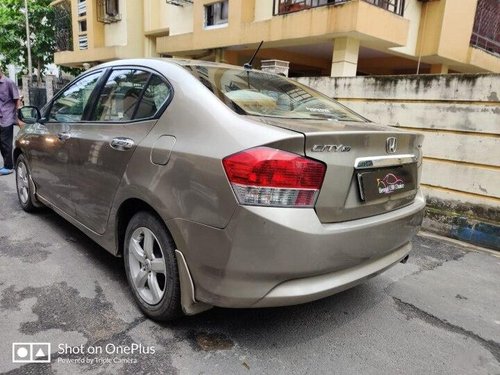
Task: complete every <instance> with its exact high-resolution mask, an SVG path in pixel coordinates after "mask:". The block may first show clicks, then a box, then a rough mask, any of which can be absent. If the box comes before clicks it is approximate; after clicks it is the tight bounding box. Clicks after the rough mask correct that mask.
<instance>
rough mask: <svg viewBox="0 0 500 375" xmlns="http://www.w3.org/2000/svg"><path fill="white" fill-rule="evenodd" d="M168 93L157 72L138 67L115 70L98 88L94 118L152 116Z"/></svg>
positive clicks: (119, 120)
mask: <svg viewBox="0 0 500 375" xmlns="http://www.w3.org/2000/svg"><path fill="white" fill-rule="evenodd" d="M169 96H170V88H169V86H168V85H167V84H166V83H165V82H164V81H163V80H162V79H161V78H160V77H158V76H157V75H153V74H151V73H149V72H145V71H142V70H138V69H120V70H114V71H113V72H112V73H111V75H110V76H109V78H108V80H107V82H106V84H105V86H104V88H103V89H102V91H101V94H100V97H99V100H98V102H97V106H96V110H95V114H94V116H93V119H94V120H95V121H113V122H117V121H118V122H122V121H130V120H140V119H146V118H150V117H153V116H154V115H155V114H156V113H157V112H158V110H159V109H160V108H161V107H162V105H163V103H165V101H166V100H167V99H168V98H169Z"/></svg>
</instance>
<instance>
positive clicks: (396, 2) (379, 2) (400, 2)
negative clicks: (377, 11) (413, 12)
mask: <svg viewBox="0 0 500 375" xmlns="http://www.w3.org/2000/svg"><path fill="white" fill-rule="evenodd" d="M363 1H366V2H367V3H370V4H372V5H375V6H376V7H379V8H382V9H385V10H388V11H389V12H392V13H395V14H397V15H398V16H404V13H405V0H363Z"/></svg>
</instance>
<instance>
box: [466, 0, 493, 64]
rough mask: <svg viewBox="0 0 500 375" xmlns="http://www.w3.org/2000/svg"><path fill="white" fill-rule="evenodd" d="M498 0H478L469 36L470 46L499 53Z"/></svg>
mask: <svg viewBox="0 0 500 375" xmlns="http://www.w3.org/2000/svg"><path fill="white" fill-rule="evenodd" d="M497 9H498V0H479V1H478V3H477V9H476V19H475V21H474V28H473V29H472V35H471V38H470V44H471V46H474V47H477V48H481V49H483V50H485V51H487V52H490V53H493V54H496V55H500V16H499V15H498V12H497Z"/></svg>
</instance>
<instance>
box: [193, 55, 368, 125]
mask: <svg viewBox="0 0 500 375" xmlns="http://www.w3.org/2000/svg"><path fill="white" fill-rule="evenodd" d="M185 68H186V69H187V70H189V71H190V72H191V73H192V74H193V75H194V76H195V77H196V78H197V79H199V80H200V82H201V83H203V84H204V85H205V86H206V87H207V88H208V89H209V90H210V91H212V92H213V93H214V94H215V95H217V96H218V97H219V98H220V99H221V100H222V101H223V102H224V103H226V105H228V106H229V107H230V108H232V109H233V110H234V111H236V112H238V113H240V114H248V115H255V116H269V117H281V118H295V119H329V120H337V121H362V122H366V121H367V120H366V119H364V118H363V117H361V116H359V115H357V114H356V113H354V112H352V111H351V110H349V109H348V108H346V107H344V106H343V105H341V104H340V103H338V102H336V101H335V100H333V99H330V98H328V97H327V96H325V95H322V94H320V93H318V92H316V91H314V90H312V89H310V88H308V87H306V86H303V85H301V84H299V83H297V82H295V81H292V80H290V79H288V78H285V77H282V76H279V75H276V74H270V73H265V72H261V71H255V70H241V69H231V68H226V67H212V66H198V65H187V66H185Z"/></svg>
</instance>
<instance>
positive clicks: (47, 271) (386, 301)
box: [0, 176, 500, 375]
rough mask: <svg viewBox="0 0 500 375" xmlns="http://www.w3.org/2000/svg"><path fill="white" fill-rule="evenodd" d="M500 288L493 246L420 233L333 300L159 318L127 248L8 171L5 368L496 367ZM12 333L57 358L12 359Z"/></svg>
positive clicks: (482, 370)
mask: <svg viewBox="0 0 500 375" xmlns="http://www.w3.org/2000/svg"><path fill="white" fill-rule="evenodd" d="M499 285H500V258H499V257H498V256H494V255H492V254H488V253H485V252H477V251H471V248H466V247H464V246H462V245H459V244H454V243H450V242H447V241H443V240H440V239H436V238H431V237H428V236H423V235H420V236H418V237H417V238H416V240H415V243H414V251H413V253H412V257H411V258H410V261H409V262H408V263H407V264H406V265H402V264H400V265H397V266H396V267H394V268H392V269H391V270H389V271H388V272H386V273H384V274H383V275H381V276H378V277H376V278H374V279H372V280H370V281H369V282H367V283H366V284H364V285H361V286H358V287H356V288H354V289H352V290H349V291H346V292H343V293H341V294H338V295H336V296H333V297H331V298H327V299H324V300H321V301H317V302H314V303H310V304H306V305H302V306H294V307H286V308H276V309H265V310H250V309H248V310H229V309H213V310H211V311H209V312H206V313H204V314H201V315H198V316H195V317H186V318H183V319H181V320H179V321H177V322H174V323H167V324H157V323H155V322H152V321H150V320H147V319H145V318H144V317H143V316H142V314H141V313H140V311H139V310H138V309H137V308H136V306H135V305H134V303H133V301H132V299H131V297H130V294H129V293H128V290H127V286H126V281H125V276H124V272H123V269H122V264H121V261H120V260H119V259H115V258H113V257H112V256H110V255H108V254H107V253H106V252H104V250H102V249H101V248H99V247H98V246H97V245H95V244H94V243H92V242H91V241H90V240H89V239H87V238H86V237H85V236H84V235H82V234H81V233H80V232H79V231H78V230H76V229H75V228H74V227H72V226H71V225H70V224H68V223H66V222H65V221H64V220H62V219H61V218H59V217H58V216H57V215H56V214H54V213H52V212H51V211H45V212H42V213H38V214H35V215H29V214H26V213H24V212H23V211H21V210H20V208H19V207H18V205H17V200H16V195H15V191H14V177H13V176H9V177H1V178H0V338H1V339H0V372H6V373H11V374H37V375H38V374H51V373H60V374H80V373H81V374H87V373H88V374H97V373H99V374H113V373H123V374H141V373H163V374H168V373H182V374H200V373H204V374H263V373H265V374H295V373H296V374H305V373H310V374H321V373H329V374H331V373H337V374H403V373H404V374H453V375H456V374H468V375H470V374H500V344H499V343H500V298H499V297H500V286H499ZM13 342H50V343H51V344H52V350H51V351H52V358H51V363H49V364H20V363H13V362H12V343H13ZM61 345H62V347H61ZM139 345H141V346H140V347H139V348H138V346H139ZM132 347H133V348H134V350H135V351H134V353H133V354H125V353H122V354H116V352H117V351H122V352H123V351H126V350H127V348H132ZM82 348H83V350H84V351H89V350H90V351H92V350H94V351H98V350H100V349H99V348H101V349H102V350H103V352H102V353H97V354H89V353H86V354H84V355H81V354H79V353H78V351H79V350H81V349H82ZM106 349H107V350H108V351H109V353H106ZM153 350H154V353H152V351H153ZM146 351H149V353H145V352H146ZM75 352H76V353H75ZM85 361H86V362H85ZM97 361H99V362H97ZM81 362H84V363H81Z"/></svg>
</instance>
